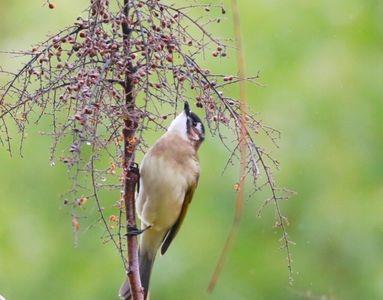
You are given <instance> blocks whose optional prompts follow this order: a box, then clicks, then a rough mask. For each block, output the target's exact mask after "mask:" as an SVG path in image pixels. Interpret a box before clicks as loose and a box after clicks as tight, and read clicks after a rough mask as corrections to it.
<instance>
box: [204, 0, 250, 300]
mask: <svg viewBox="0 0 383 300" xmlns="http://www.w3.org/2000/svg"><path fill="white" fill-rule="evenodd" d="M231 3H232V12H233V24H234V35H235V40H236V46H237V65H238V78H239V92H240V95H239V100H240V129H239V130H240V140H239V150H240V169H239V182H238V184H237V185H236V187H235V189H236V191H237V196H236V206H235V214H234V220H233V223H232V226H231V229H230V232H229V234H228V236H227V239H226V242H225V245H224V247H223V249H222V252H221V255H220V256H219V259H218V262H217V265H216V267H215V270H214V272H213V275H212V277H211V279H210V283H209V286H208V292H209V293H211V292H213V290H214V288H215V286H216V284H217V282H218V279H219V275H220V274H221V271H222V268H223V266H224V264H225V261H226V257H227V255H228V253H229V251H230V249H231V248H232V245H233V242H234V240H235V237H236V235H237V233H238V230H239V225H240V221H241V217H242V212H243V202H244V190H245V179H246V163H247V152H248V149H247V139H248V130H247V122H246V117H245V116H246V115H247V98H246V82H245V78H246V75H245V74H246V72H245V55H244V51H243V46H242V34H241V27H240V19H239V11H238V5H237V1H236V0H232V1H231Z"/></svg>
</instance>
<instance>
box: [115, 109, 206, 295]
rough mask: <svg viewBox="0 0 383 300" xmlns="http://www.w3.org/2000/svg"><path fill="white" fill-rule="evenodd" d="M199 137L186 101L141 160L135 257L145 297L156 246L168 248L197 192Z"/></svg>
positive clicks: (201, 131) (124, 290) (125, 289)
mask: <svg viewBox="0 0 383 300" xmlns="http://www.w3.org/2000/svg"><path fill="white" fill-rule="evenodd" d="M204 139H205V127H204V125H203V123H202V121H201V119H200V118H199V117H198V116H197V115H196V114H195V113H193V112H192V111H191V110H190V106H189V104H188V102H185V103H184V109H183V111H182V112H181V113H180V114H179V115H178V116H177V117H176V118H175V119H174V120H173V121H172V122H171V124H170V125H169V127H168V129H167V131H166V132H165V133H164V134H163V135H162V136H161V137H160V138H159V139H158V140H157V142H156V143H155V144H154V145H153V146H152V147H151V148H150V149H149V151H148V152H147V153H146V154H145V155H144V157H143V159H142V162H141V166H140V180H139V191H138V195H137V198H136V211H137V215H138V217H139V219H140V220H141V231H140V232H141V233H140V242H139V250H138V258H139V269H140V277H141V284H142V287H143V289H144V299H147V296H148V292H149V282H150V275H151V272H152V268H153V263H154V260H155V258H156V255H157V252H158V250H159V249H160V248H161V250H160V252H161V254H162V255H163V254H165V252H166V251H167V250H168V248H169V246H170V244H171V243H172V241H173V240H174V238H175V236H176V235H177V233H178V231H179V229H180V227H181V225H182V222H183V220H184V218H185V216H186V213H187V210H188V207H189V204H190V202H191V201H192V198H193V194H194V191H195V190H196V188H197V184H198V179H199V175H200V164H199V158H198V150H199V148H200V146H201V144H202V142H203V141H204ZM119 297H120V298H121V299H123V300H130V299H131V297H132V296H131V289H130V284H129V280H128V279H126V280H125V282H124V283H123V284H122V286H121V288H120V290H119Z"/></svg>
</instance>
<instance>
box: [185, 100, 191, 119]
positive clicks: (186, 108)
mask: <svg viewBox="0 0 383 300" xmlns="http://www.w3.org/2000/svg"><path fill="white" fill-rule="evenodd" d="M184 111H185V114H186V115H187V116H188V117H189V116H190V113H191V111H190V106H189V103H188V102H187V101H185V104H184Z"/></svg>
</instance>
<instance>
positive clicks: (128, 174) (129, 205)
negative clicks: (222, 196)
mask: <svg viewBox="0 0 383 300" xmlns="http://www.w3.org/2000/svg"><path fill="white" fill-rule="evenodd" d="M123 12H124V15H125V22H124V23H123V24H122V33H123V45H124V52H125V55H128V53H129V38H130V33H131V29H130V28H129V25H128V17H129V0H124V9H123ZM132 73H133V65H132V64H131V63H130V62H129V65H128V68H127V71H126V72H125V83H124V92H125V105H126V112H127V115H126V116H125V118H124V124H125V127H124V129H123V130H122V134H123V137H124V157H123V175H124V177H123V181H124V182H123V185H124V195H123V198H124V203H125V212H126V223H127V231H128V232H129V230H130V229H131V228H136V227H137V224H136V209H135V189H136V185H137V182H138V177H139V175H138V173H136V171H135V170H134V167H133V163H134V157H135V149H136V138H135V133H136V129H137V124H138V123H137V120H136V116H135V113H134V110H135V95H134V84H133V82H132V79H131V74H132ZM127 242H128V246H127V248H128V267H129V270H128V277H129V283H130V289H131V293H132V297H133V300H143V299H144V291H143V288H142V285H141V279H140V271H139V263H138V242H137V236H135V235H129V234H127Z"/></svg>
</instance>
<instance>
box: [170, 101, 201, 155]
mask: <svg viewBox="0 0 383 300" xmlns="http://www.w3.org/2000/svg"><path fill="white" fill-rule="evenodd" d="M168 131H173V132H177V133H179V134H180V135H181V136H182V137H183V138H184V139H186V140H188V141H190V142H191V143H192V144H193V145H195V146H196V147H197V148H198V147H199V146H200V145H201V143H202V142H203V140H204V139H205V127H204V126H203V124H202V121H201V119H200V118H199V117H198V116H197V115H196V114H195V113H193V112H192V111H191V110H190V107H189V103H187V102H185V105H184V111H183V112H182V113H180V114H179V115H178V116H177V117H176V118H175V119H174V120H173V122H172V123H171V124H170V126H169V128H168Z"/></svg>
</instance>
